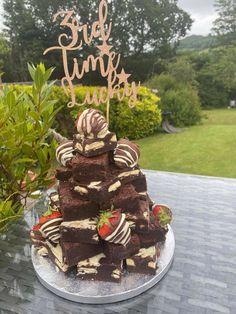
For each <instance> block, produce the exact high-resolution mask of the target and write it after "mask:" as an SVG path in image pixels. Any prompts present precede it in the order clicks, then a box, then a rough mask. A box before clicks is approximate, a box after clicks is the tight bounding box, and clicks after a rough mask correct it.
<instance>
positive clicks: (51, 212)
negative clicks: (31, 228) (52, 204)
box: [39, 208, 62, 225]
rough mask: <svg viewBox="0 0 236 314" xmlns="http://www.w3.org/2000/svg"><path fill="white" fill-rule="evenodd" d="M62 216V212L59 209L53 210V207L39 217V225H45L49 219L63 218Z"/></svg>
mask: <svg viewBox="0 0 236 314" xmlns="http://www.w3.org/2000/svg"><path fill="white" fill-rule="evenodd" d="M61 217H62V214H61V213H60V212H59V211H57V210H52V209H51V208H49V210H48V211H47V212H46V213H44V214H43V216H41V217H40V218H39V225H43V224H45V223H46V222H48V221H49V220H52V219H56V218H61Z"/></svg>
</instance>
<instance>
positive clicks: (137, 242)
mask: <svg viewBox="0 0 236 314" xmlns="http://www.w3.org/2000/svg"><path fill="white" fill-rule="evenodd" d="M77 130H78V134H76V135H75V136H74V140H73V141H68V142H66V143H63V144H61V145H60V146H59V147H58V149H57V152H56V156H57V160H58V161H59V162H60V164H61V167H60V168H59V169H57V173H56V177H57V179H58V180H59V187H58V195H57V194H56V193H54V194H53V195H51V196H50V206H51V207H53V206H54V207H53V210H54V211H55V210H56V211H58V213H59V214H58V215H57V221H58V216H60V215H61V221H60V225H59V228H58V234H59V240H58V241H57V242H56V243H53V242H52V241H51V240H50V237H48V235H47V234H42V233H40V230H42V229H45V227H44V224H43V223H42V224H41V225H40V223H39V225H37V226H38V227H37V226H36V227H34V229H33V230H32V232H31V238H32V241H33V244H34V245H35V246H36V247H37V248H38V252H39V254H40V255H42V256H45V255H48V256H49V258H51V260H52V261H53V262H54V263H55V264H56V265H57V266H58V268H59V269H60V270H61V271H63V272H68V271H70V270H76V273H77V276H78V278H80V279H82V280H102V281H111V282H120V280H121V277H122V275H123V274H125V273H127V272H135V273H143V274H150V275H155V273H156V270H157V268H158V265H157V258H158V256H159V246H158V244H159V243H160V242H163V241H165V235H166V233H167V231H168V227H167V223H166V224H164V225H163V224H160V223H159V222H158V219H156V216H155V215H154V212H153V207H155V206H156V205H155V204H154V203H153V202H152V201H151V199H150V197H149V196H148V193H147V182H146V178H145V175H144V174H143V173H142V171H141V170H140V168H139V166H138V159H139V148H138V146H137V145H136V144H134V143H132V142H130V141H128V140H126V139H122V140H119V141H117V139H116V135H115V134H114V133H111V132H109V131H108V125H107V123H106V120H105V118H104V117H103V115H102V114H101V113H100V112H99V111H97V110H93V109H88V110H86V111H84V112H83V113H82V114H80V115H79V117H78V120H77ZM50 217H51V220H50V219H49V222H51V224H50V223H48V220H47V219H46V221H47V224H50V228H49V229H50V230H51V228H52V229H53V228H54V227H53V226H55V224H54V221H55V220H53V216H50ZM42 222H43V221H42ZM54 229H55V228H54ZM49 235H50V234H49ZM53 239H57V237H55V234H53ZM47 253H48V254H47Z"/></svg>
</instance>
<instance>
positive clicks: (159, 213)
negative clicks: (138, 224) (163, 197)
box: [152, 204, 172, 227]
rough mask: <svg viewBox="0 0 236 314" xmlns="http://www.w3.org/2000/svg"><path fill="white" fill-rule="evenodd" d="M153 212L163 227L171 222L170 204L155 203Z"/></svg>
mask: <svg viewBox="0 0 236 314" xmlns="http://www.w3.org/2000/svg"><path fill="white" fill-rule="evenodd" d="M152 213H153V215H154V217H155V218H156V220H157V222H158V223H159V225H160V226H161V227H165V226H166V225H168V224H170V223H171V220H172V212H171V209H170V208H169V207H168V206H166V205H157V204H155V205H153V207H152Z"/></svg>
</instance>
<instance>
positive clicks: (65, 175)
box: [56, 167, 72, 181]
mask: <svg viewBox="0 0 236 314" xmlns="http://www.w3.org/2000/svg"><path fill="white" fill-rule="evenodd" d="M71 176H72V170H71V169H70V168H66V167H61V168H58V169H56V178H57V180H59V181H68V180H69V179H70V178H71Z"/></svg>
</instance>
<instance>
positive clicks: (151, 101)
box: [12, 85, 161, 140]
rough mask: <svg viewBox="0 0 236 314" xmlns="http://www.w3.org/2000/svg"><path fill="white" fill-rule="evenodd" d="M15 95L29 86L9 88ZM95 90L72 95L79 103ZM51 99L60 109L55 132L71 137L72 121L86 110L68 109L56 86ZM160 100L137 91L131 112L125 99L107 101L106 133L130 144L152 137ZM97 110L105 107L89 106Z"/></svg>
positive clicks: (157, 123)
mask: <svg viewBox="0 0 236 314" xmlns="http://www.w3.org/2000/svg"><path fill="white" fill-rule="evenodd" d="M12 87H13V88H14V89H15V90H16V91H18V92H21V91H23V90H24V91H26V92H27V90H29V91H30V89H31V87H30V86H25V85H12ZM95 88H97V87H87V86H76V87H75V94H76V99H77V102H78V103H81V102H82V101H83V99H84V97H85V94H86V91H88V90H89V91H90V92H91V93H92V92H93V90H94V89H95ZM52 99H56V100H57V101H58V106H62V107H63V108H62V110H61V111H60V112H59V113H58V115H57V118H56V122H55V125H54V127H55V129H56V130H57V131H58V132H60V133H61V134H62V135H64V136H67V137H70V138H71V137H72V135H73V134H74V133H75V132H76V130H75V123H74V121H75V119H76V117H77V115H78V112H79V111H83V110H84V109H86V108H88V107H87V106H83V107H74V108H68V107H67V103H68V102H69V101H70V98H69V97H68V96H67V95H66V94H65V93H64V91H63V89H62V88H61V87H59V86H54V87H53V94H52ZM159 100H160V98H159V97H157V96H156V95H155V94H154V93H152V92H151V91H150V90H149V89H148V88H146V87H140V89H139V93H138V101H137V104H136V106H135V108H132V109H131V108H129V106H128V99H127V98H125V99H124V100H123V101H122V102H118V100H117V99H115V98H114V99H111V104H110V131H113V132H115V133H116V134H117V136H118V138H124V137H125V138H129V139H131V140H135V139H140V138H143V137H146V136H150V135H152V134H153V133H155V132H156V131H157V130H158V128H159V127H160V124H161V110H160V109H159V107H158V103H159ZM90 107H94V108H96V109H99V110H101V111H103V112H104V114H105V113H106V105H105V104H104V105H101V106H99V107H96V106H90Z"/></svg>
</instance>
